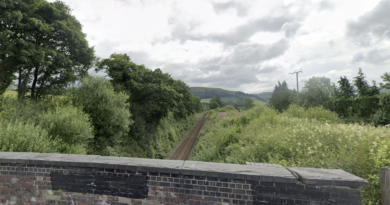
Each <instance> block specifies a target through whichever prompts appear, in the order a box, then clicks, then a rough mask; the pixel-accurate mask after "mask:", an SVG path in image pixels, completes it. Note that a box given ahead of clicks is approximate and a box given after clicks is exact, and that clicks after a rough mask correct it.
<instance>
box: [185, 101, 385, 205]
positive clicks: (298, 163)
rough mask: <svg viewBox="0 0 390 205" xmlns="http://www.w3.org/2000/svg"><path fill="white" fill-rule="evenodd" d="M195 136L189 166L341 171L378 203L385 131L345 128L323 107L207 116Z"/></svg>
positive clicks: (367, 199) (261, 109)
mask: <svg viewBox="0 0 390 205" xmlns="http://www.w3.org/2000/svg"><path fill="white" fill-rule="evenodd" d="M200 136H201V137H200V139H199V140H198V144H197V145H196V148H195V153H194V156H193V158H192V160H199V161H209V162H224V163H236V164H243V163H245V162H260V163H273V164H282V165H283V166H286V167H315V168H337V169H342V170H345V171H347V172H350V173H352V174H355V175H357V176H359V177H362V178H364V179H366V180H368V181H369V182H370V185H371V188H368V189H364V192H363V195H364V200H365V203H367V204H368V203H369V202H370V201H371V202H373V203H374V204H375V203H377V202H378V200H380V189H379V181H378V170H379V167H380V166H390V160H389V158H390V154H389V150H388V149H389V146H390V143H389V141H390V130H389V129H388V128H385V127H374V126H371V125H362V124H356V123H355V124H345V123H343V122H342V120H341V119H339V118H338V117H337V114H335V113H333V112H331V111H329V110H326V109H324V108H323V107H313V108H310V109H308V110H305V109H304V108H302V107H300V106H298V105H291V106H290V107H289V108H288V109H287V110H286V111H285V112H283V113H281V114H278V111H275V110H273V109H271V108H268V107H266V106H261V105H260V106H257V107H255V108H253V109H250V110H248V111H244V112H243V113H241V114H238V113H237V112H236V111H234V110H231V111H227V113H226V114H225V115H224V116H223V117H219V118H217V117H216V115H215V114H214V113H213V111H212V112H210V115H209V116H208V119H207V121H206V124H205V126H204V129H203V130H202V132H201V134H200Z"/></svg>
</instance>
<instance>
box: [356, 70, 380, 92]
mask: <svg viewBox="0 0 390 205" xmlns="http://www.w3.org/2000/svg"><path fill="white" fill-rule="evenodd" d="M354 84H355V86H356V88H357V93H358V96H374V95H378V94H379V88H378V87H377V85H376V83H375V81H373V86H369V85H368V83H367V81H366V80H365V76H364V73H363V72H362V69H361V68H359V72H358V76H356V77H355V80H354Z"/></svg>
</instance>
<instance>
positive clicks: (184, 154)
mask: <svg viewBox="0 0 390 205" xmlns="http://www.w3.org/2000/svg"><path fill="white" fill-rule="evenodd" d="M206 115H207V113H206V114H205V115H203V117H202V118H200V119H199V120H198V122H197V123H196V125H195V126H194V127H193V128H192V129H191V130H190V132H189V133H187V135H186V137H185V138H184V139H183V140H182V141H180V142H179V144H178V145H177V146H176V147H175V148H174V149H173V150H172V152H171V154H170V155H169V157H167V158H166V159H173V160H187V159H188V158H189V157H190V154H191V151H192V149H193V148H194V146H195V143H196V138H197V137H198V135H199V132H200V130H201V129H202V127H203V123H204V121H205V119H206Z"/></svg>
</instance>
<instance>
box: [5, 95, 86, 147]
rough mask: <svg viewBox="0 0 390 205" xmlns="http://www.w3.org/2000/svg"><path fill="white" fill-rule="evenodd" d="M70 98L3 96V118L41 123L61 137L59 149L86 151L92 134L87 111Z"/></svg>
mask: <svg viewBox="0 0 390 205" xmlns="http://www.w3.org/2000/svg"><path fill="white" fill-rule="evenodd" d="M71 104H72V102H71V100H70V99H69V98H64V99H58V98H53V99H51V100H45V101H32V100H29V99H25V100H18V99H16V98H4V99H3V100H2V109H3V111H2V112H1V114H0V118H1V119H3V120H5V121H7V122H9V123H11V124H15V126H16V124H17V123H30V124H32V125H34V126H39V127H40V128H41V129H42V130H45V132H46V133H47V134H48V137H49V139H51V140H53V141H58V140H60V141H61V142H62V143H61V144H58V146H59V147H57V150H58V152H60V153H67V154H85V153H86V151H85V145H86V143H87V140H88V139H90V138H91V137H93V127H92V126H91V123H90V119H89V117H88V115H86V114H85V113H83V111H82V110H80V109H77V108H75V107H73V106H72V105H71Z"/></svg>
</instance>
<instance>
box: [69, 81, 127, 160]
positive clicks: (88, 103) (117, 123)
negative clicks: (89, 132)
mask: <svg viewBox="0 0 390 205" xmlns="http://www.w3.org/2000/svg"><path fill="white" fill-rule="evenodd" d="M70 94H71V96H69V97H71V98H74V101H78V103H79V104H81V105H82V109H83V111H84V112H85V113H87V114H88V115H89V116H90V117H91V121H92V124H93V127H94V130H95V131H94V132H95V133H94V137H93V140H92V143H90V144H89V146H88V147H89V149H90V152H91V153H94V154H98V153H99V154H104V155H109V154H110V152H109V151H106V149H109V147H113V146H115V145H117V144H119V143H121V142H126V139H125V138H126V136H127V134H128V131H129V127H130V125H131V124H132V121H131V119H130V117H131V114H130V111H129V107H130V105H129V103H128V102H127V100H128V98H129V96H128V95H126V94H125V93H124V92H115V91H114V87H113V86H112V85H111V83H110V82H109V81H108V80H106V79H105V78H104V77H85V78H83V79H82V80H81V86H79V87H77V88H76V89H74V90H73V91H71V92H70ZM72 95H73V96H72ZM111 154H112V152H111Z"/></svg>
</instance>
